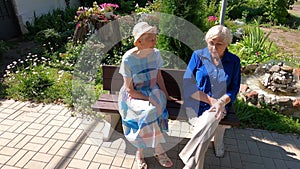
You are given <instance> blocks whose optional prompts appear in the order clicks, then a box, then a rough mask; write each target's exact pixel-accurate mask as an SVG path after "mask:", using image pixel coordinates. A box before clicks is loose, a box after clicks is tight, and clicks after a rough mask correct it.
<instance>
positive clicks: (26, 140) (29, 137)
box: [14, 136, 33, 148]
mask: <svg viewBox="0 0 300 169" xmlns="http://www.w3.org/2000/svg"><path fill="white" fill-rule="evenodd" d="M32 137H33V136H25V137H24V138H23V139H22V140H21V141H19V142H18V140H15V141H17V142H18V143H17V144H16V145H15V146H14V147H15V148H23V147H24V146H25V145H26V144H27V143H28V142H29V141H30V140H31V139H32Z"/></svg>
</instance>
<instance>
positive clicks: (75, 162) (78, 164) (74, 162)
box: [68, 159, 90, 169]
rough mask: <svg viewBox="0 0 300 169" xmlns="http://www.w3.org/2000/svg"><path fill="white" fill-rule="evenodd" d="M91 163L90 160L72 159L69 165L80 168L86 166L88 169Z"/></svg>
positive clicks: (83, 168)
mask: <svg viewBox="0 0 300 169" xmlns="http://www.w3.org/2000/svg"><path fill="white" fill-rule="evenodd" d="M89 165H90V162H89V161H83V160H78V159H72V160H71V162H70V164H69V165H68V166H69V167H74V168H80V169H85V168H86V169H87V168H88V167H89Z"/></svg>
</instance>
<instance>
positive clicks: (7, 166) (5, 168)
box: [0, 165, 19, 169]
mask: <svg viewBox="0 0 300 169" xmlns="http://www.w3.org/2000/svg"><path fill="white" fill-rule="evenodd" d="M0 167H1V165H0ZM1 169H19V168H18V167H13V166H9V165H5V166H3V167H2V168H1Z"/></svg>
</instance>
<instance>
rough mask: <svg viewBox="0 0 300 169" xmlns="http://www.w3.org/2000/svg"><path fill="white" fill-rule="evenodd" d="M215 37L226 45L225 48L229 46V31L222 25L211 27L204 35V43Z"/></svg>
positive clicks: (230, 35) (230, 39)
mask: <svg viewBox="0 0 300 169" xmlns="http://www.w3.org/2000/svg"><path fill="white" fill-rule="evenodd" d="M215 37H219V38H221V39H222V40H223V42H224V43H226V44H227V46H228V45H230V43H231V41H232V34H231V31H230V30H229V29H228V28H227V27H225V26H223V25H216V26H213V27H211V28H210V29H209V30H208V31H207V33H206V35H205V41H206V42H208V40H210V39H213V38H215Z"/></svg>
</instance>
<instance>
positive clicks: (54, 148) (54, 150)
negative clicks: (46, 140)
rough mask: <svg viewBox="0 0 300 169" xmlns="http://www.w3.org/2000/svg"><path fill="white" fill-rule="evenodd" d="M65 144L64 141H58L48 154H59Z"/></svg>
mask: <svg viewBox="0 0 300 169" xmlns="http://www.w3.org/2000/svg"><path fill="white" fill-rule="evenodd" d="M63 144H64V141H60V140H58V141H57V142H56V143H55V144H54V145H53V147H52V148H51V149H50V150H49V151H48V154H56V153H57V152H58V150H59V149H60V148H61V147H62V145H63Z"/></svg>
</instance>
